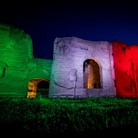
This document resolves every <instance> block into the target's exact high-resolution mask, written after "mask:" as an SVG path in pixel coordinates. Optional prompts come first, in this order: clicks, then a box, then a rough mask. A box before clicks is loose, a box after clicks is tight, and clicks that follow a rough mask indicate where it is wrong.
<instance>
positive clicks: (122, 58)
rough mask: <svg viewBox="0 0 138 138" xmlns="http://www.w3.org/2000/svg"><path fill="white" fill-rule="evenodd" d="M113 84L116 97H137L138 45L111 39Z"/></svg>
mask: <svg viewBox="0 0 138 138" xmlns="http://www.w3.org/2000/svg"><path fill="white" fill-rule="evenodd" d="M112 44H113V59H114V70H115V85H116V91H117V96H118V97H130V98H136V97H138V46H137V45H131V46H127V45H126V44H125V43H122V42H121V43H120V42H116V41H113V42H112Z"/></svg>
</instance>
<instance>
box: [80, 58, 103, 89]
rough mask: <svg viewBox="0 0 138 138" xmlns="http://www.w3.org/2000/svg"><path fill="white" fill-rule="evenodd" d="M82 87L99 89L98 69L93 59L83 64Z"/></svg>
mask: <svg viewBox="0 0 138 138" xmlns="http://www.w3.org/2000/svg"><path fill="white" fill-rule="evenodd" d="M83 87H84V88H101V80H100V68H99V65H98V63H97V62H96V61H95V60H93V59H87V60H85V61H84V63H83Z"/></svg>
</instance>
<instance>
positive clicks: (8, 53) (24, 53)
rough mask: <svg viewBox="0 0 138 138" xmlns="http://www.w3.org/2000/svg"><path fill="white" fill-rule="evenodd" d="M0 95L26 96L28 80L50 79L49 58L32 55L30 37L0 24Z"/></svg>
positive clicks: (50, 63)
mask: <svg viewBox="0 0 138 138" xmlns="http://www.w3.org/2000/svg"><path fill="white" fill-rule="evenodd" d="M0 38H1V39H0V53H1V54H0V96H5V95H6V96H12V95H13V96H23V97H24V96H26V95H27V92H28V84H29V81H31V80H33V79H36V78H41V79H43V80H49V79H50V71H51V65H52V61H51V60H44V59H36V58H34V57H33V46H32V39H31V37H30V36H29V35H28V34H26V33H25V32H24V31H23V30H21V29H18V28H14V27H13V26H10V25H5V24H0Z"/></svg>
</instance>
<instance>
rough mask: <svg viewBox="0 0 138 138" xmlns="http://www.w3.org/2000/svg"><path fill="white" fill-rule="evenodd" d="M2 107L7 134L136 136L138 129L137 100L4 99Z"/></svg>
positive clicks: (0, 118) (1, 119)
mask: <svg viewBox="0 0 138 138" xmlns="http://www.w3.org/2000/svg"><path fill="white" fill-rule="evenodd" d="M0 105H1V106H0V130H1V133H3V134H4V135H17V136H18V134H19V133H20V134H21V135H25V136H26V135H27V136H29V135H32V136H37V135H38V136H40V135H45V136H53V135H55V136H58V135H60V136H61V135H62V136H63V135H66V136H84V137H86V136H90V137H91V136H92V135H96V136H103V135H106V136H107V135H112V136H115V135H120V134H122V135H123V134H125V135H127V134H131V135H134V134H136V133H137V130H138V100H137V99H120V98H84V99H49V98H39V99H32V100H30V99H26V98H1V99H0ZM111 133H112V134H111Z"/></svg>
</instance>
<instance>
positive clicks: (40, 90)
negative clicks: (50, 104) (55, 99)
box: [37, 80, 49, 97]
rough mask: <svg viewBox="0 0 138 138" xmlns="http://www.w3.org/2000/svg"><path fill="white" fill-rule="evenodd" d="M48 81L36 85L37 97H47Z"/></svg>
mask: <svg viewBox="0 0 138 138" xmlns="http://www.w3.org/2000/svg"><path fill="white" fill-rule="evenodd" d="M48 93H49V81H45V80H42V81H40V82H39V83H38V84H37V97H38V96H41V97H48Z"/></svg>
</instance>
